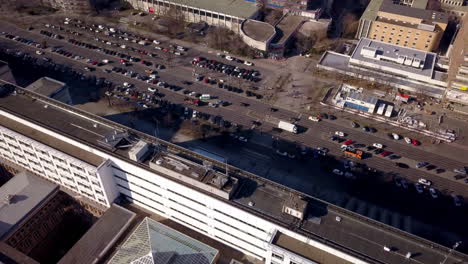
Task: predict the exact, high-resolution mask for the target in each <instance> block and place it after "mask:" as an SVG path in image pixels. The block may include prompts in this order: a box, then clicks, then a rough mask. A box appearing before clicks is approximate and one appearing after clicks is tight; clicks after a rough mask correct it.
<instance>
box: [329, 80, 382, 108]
mask: <svg viewBox="0 0 468 264" xmlns="http://www.w3.org/2000/svg"><path fill="white" fill-rule="evenodd" d="M332 102H333V104H334V105H336V106H338V107H341V108H343V107H349V108H353V109H356V110H359V111H364V112H368V113H371V114H372V113H374V112H375V109H376V107H377V105H378V102H379V99H378V98H376V97H375V96H372V95H370V94H368V93H365V92H364V89H363V88H356V87H354V86H351V85H348V84H342V85H341V88H340V89H339V90H338V91H337V93H336V94H335V95H334V96H333V98H332Z"/></svg>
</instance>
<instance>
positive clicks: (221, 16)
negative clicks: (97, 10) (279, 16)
mask: <svg viewBox="0 0 468 264" xmlns="http://www.w3.org/2000/svg"><path fill="white" fill-rule="evenodd" d="M125 1H127V2H128V3H130V4H131V5H132V6H133V7H134V8H136V9H139V10H142V11H145V12H149V13H154V14H157V15H162V16H164V15H168V16H173V17H174V16H176V17H182V18H184V20H185V21H187V22H206V23H207V24H208V25H211V26H220V27H225V28H228V29H231V30H232V31H235V32H238V31H239V28H240V24H241V23H242V22H243V21H244V20H245V19H248V18H255V17H256V16H257V15H258V9H259V8H258V7H257V5H256V4H255V3H250V2H246V1H244V0H216V1H212V0H125Z"/></svg>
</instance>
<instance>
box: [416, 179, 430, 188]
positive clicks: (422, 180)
mask: <svg viewBox="0 0 468 264" xmlns="http://www.w3.org/2000/svg"><path fill="white" fill-rule="evenodd" d="M418 183H420V184H423V185H426V186H431V185H432V182H431V181H429V180H426V179H424V178H420V179H419V180H418Z"/></svg>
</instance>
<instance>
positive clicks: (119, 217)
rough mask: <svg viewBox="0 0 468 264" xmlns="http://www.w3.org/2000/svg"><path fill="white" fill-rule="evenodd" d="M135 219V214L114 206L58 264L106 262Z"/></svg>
mask: <svg viewBox="0 0 468 264" xmlns="http://www.w3.org/2000/svg"><path fill="white" fill-rule="evenodd" d="M135 218H136V214H135V213H133V212H131V211H129V210H127V209H125V208H123V207H120V206H118V205H116V204H113V205H112V206H111V207H110V208H109V209H108V210H107V211H106V212H105V213H104V214H103V215H102V216H101V217H100V218H99V220H98V221H97V222H96V223H94V224H93V226H92V227H91V228H90V229H89V230H88V231H87V232H86V233H85V234H84V235H83V236H82V237H81V238H80V240H79V241H78V242H76V244H75V245H73V247H72V248H71V249H70V250H69V251H68V252H67V254H65V256H63V257H62V258H61V259H60V261H59V262H58V264H94V263H98V262H99V261H104V260H105V256H106V255H107V254H108V253H109V251H110V249H111V248H112V247H113V246H114V244H115V243H116V242H117V240H118V239H119V238H120V237H121V236H123V233H124V232H125V231H126V230H127V229H128V228H129V226H130V224H131V223H132V221H133V220H134V219H135Z"/></svg>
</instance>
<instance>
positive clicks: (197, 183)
mask: <svg viewBox="0 0 468 264" xmlns="http://www.w3.org/2000/svg"><path fill="white" fill-rule="evenodd" d="M0 160H5V161H6V162H12V163H15V164H17V165H18V166H21V167H23V168H24V169H26V170H28V171H30V172H32V173H34V174H36V175H38V176H40V177H43V178H45V179H48V180H50V181H52V182H55V183H57V184H59V185H60V186H61V188H65V189H67V190H68V191H70V192H73V193H76V195H77V196H84V197H87V198H88V199H89V200H91V201H93V203H95V204H98V205H101V206H106V207H109V206H110V203H111V202H112V201H114V200H115V198H116V197H118V196H123V197H125V198H126V199H128V200H130V201H132V202H133V203H135V204H136V205H139V206H141V207H143V208H146V209H148V210H150V211H152V212H154V213H157V214H160V215H162V216H164V217H167V218H170V219H172V220H174V221H176V222H178V223H180V224H182V225H184V226H186V227H189V228H191V229H193V230H195V231H198V232H200V233H201V234H203V235H206V236H208V237H210V238H213V239H215V240H217V241H219V242H221V243H224V244H225V245H228V246H230V247H232V248H235V249H237V250H239V251H242V252H244V253H245V254H248V255H250V256H253V257H256V258H258V259H260V260H263V261H265V263H268V264H270V263H273V264H314V263H327V264H329V263H332V264H333V263H356V264H361V263H362V264H363V263H389V264H401V263H438V262H440V261H443V259H444V258H445V257H446V255H447V254H449V252H450V249H448V248H446V247H443V246H441V245H437V244H435V243H433V242H429V241H426V240H424V239H421V238H418V237H416V236H413V235H411V234H409V233H406V232H402V231H400V230H398V229H396V228H393V227H390V226H387V225H385V224H382V223H380V222H377V221H375V220H372V219H370V218H367V217H363V216H360V215H357V214H355V213H353V212H351V211H348V210H346V209H342V208H340V207H337V206H334V205H332V204H329V203H326V202H324V201H321V200H317V199H315V198H313V197H310V196H307V195H305V194H302V193H299V192H297V191H295V190H292V189H289V188H287V187H285V186H282V185H279V184H276V183H274V182H270V181H268V180H265V179H263V178H260V177H258V176H256V175H253V174H250V173H247V172H245V171H242V170H240V169H238V168H235V167H232V166H228V165H226V164H225V163H222V162H219V161H216V160H212V159H209V158H207V157H204V156H202V155H199V154H196V153H193V152H191V151H189V150H187V149H184V148H181V147H178V146H176V145H173V144H171V143H168V142H165V141H162V140H159V139H157V138H154V137H151V136H148V135H146V134H143V133H141V132H138V131H135V130H132V129H130V128H128V127H125V126H122V125H120V124H116V123H113V122H111V121H109V120H106V119H104V118H100V117H98V116H95V115H92V114H89V113H87V112H83V111H81V110H78V109H75V108H73V107H71V106H68V105H65V104H63V103H60V102H57V101H55V100H52V99H49V98H47V97H44V96H41V95H39V94H36V93H33V92H30V91H27V90H24V89H22V88H16V91H15V93H14V94H12V95H6V96H3V97H2V98H0ZM226 169H227V170H226ZM467 260H468V256H466V255H463V254H461V253H458V252H455V251H453V252H451V253H450V256H449V257H448V261H447V262H446V263H455V262H456V263H461V262H463V261H467Z"/></svg>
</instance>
